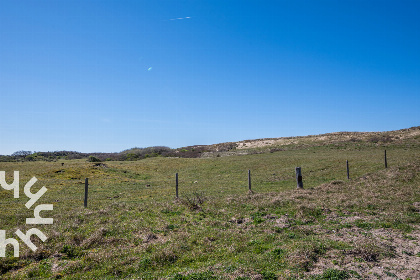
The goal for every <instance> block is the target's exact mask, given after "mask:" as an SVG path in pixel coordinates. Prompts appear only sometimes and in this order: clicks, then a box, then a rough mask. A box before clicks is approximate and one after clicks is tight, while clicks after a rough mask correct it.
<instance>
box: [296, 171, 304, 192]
mask: <svg viewBox="0 0 420 280" xmlns="http://www.w3.org/2000/svg"><path fill="white" fill-rule="evenodd" d="M296 181H297V188H298V189H303V180H302V168H301V167H296Z"/></svg>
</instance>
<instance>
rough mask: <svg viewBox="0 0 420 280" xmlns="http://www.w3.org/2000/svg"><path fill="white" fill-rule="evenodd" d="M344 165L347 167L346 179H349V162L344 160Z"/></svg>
mask: <svg viewBox="0 0 420 280" xmlns="http://www.w3.org/2000/svg"><path fill="white" fill-rule="evenodd" d="M346 165H347V179H350V169H349V161H348V160H346Z"/></svg>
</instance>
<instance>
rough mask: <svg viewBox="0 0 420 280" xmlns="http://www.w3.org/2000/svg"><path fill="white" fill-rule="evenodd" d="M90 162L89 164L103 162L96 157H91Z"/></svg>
mask: <svg viewBox="0 0 420 280" xmlns="http://www.w3.org/2000/svg"><path fill="white" fill-rule="evenodd" d="M88 161H89V162H101V160H100V159H99V158H97V157H94V156H89V159H88Z"/></svg>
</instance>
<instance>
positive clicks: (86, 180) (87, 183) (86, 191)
mask: <svg viewBox="0 0 420 280" xmlns="http://www.w3.org/2000/svg"><path fill="white" fill-rule="evenodd" d="M88 186H89V180H88V178H86V179H85V207H87V202H88Z"/></svg>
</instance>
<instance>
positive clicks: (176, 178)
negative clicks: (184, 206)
mask: <svg viewBox="0 0 420 280" xmlns="http://www.w3.org/2000/svg"><path fill="white" fill-rule="evenodd" d="M175 182H176V183H175V190H176V198H178V173H176V174H175Z"/></svg>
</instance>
